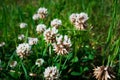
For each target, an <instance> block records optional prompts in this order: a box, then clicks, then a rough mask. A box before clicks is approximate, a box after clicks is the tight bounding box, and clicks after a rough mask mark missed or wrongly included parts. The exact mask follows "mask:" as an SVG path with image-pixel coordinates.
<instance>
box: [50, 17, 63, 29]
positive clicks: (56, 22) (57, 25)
mask: <svg viewBox="0 0 120 80" xmlns="http://www.w3.org/2000/svg"><path fill="white" fill-rule="evenodd" d="M61 25H62V21H61V20H59V19H54V20H52V21H51V26H52V27H55V28H58V27H59V26H61Z"/></svg>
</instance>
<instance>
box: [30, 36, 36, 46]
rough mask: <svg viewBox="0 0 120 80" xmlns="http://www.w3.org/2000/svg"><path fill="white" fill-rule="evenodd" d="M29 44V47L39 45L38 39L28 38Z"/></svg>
mask: <svg viewBox="0 0 120 80" xmlns="http://www.w3.org/2000/svg"><path fill="white" fill-rule="evenodd" d="M28 43H29V45H34V44H37V43H38V38H31V37H29V38H28Z"/></svg>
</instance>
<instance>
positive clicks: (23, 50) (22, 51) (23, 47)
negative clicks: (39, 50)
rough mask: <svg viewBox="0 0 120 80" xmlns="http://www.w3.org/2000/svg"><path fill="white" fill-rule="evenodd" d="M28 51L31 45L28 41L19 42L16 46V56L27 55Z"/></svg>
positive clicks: (22, 56)
mask: <svg viewBox="0 0 120 80" xmlns="http://www.w3.org/2000/svg"><path fill="white" fill-rule="evenodd" d="M30 52H31V46H30V45H29V44H28V43H22V44H19V46H18V47H17V48H16V53H17V55H18V56H20V58H24V57H26V56H29V55H30Z"/></svg>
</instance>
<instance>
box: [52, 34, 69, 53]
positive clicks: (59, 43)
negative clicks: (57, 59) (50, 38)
mask: <svg viewBox="0 0 120 80" xmlns="http://www.w3.org/2000/svg"><path fill="white" fill-rule="evenodd" d="M70 47H71V41H70V38H68V36H67V35H65V36H64V37H63V36H62V35H61V36H59V37H56V43H53V48H54V49H53V50H54V51H55V52H56V53H57V54H58V55H65V54H68V53H69V51H70Z"/></svg>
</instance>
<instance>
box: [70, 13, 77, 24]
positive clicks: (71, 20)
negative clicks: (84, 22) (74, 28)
mask: <svg viewBox="0 0 120 80" xmlns="http://www.w3.org/2000/svg"><path fill="white" fill-rule="evenodd" d="M77 15H78V14H77V13H73V14H71V15H70V17H69V19H70V22H71V23H72V24H75V22H76V18H77Z"/></svg>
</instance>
